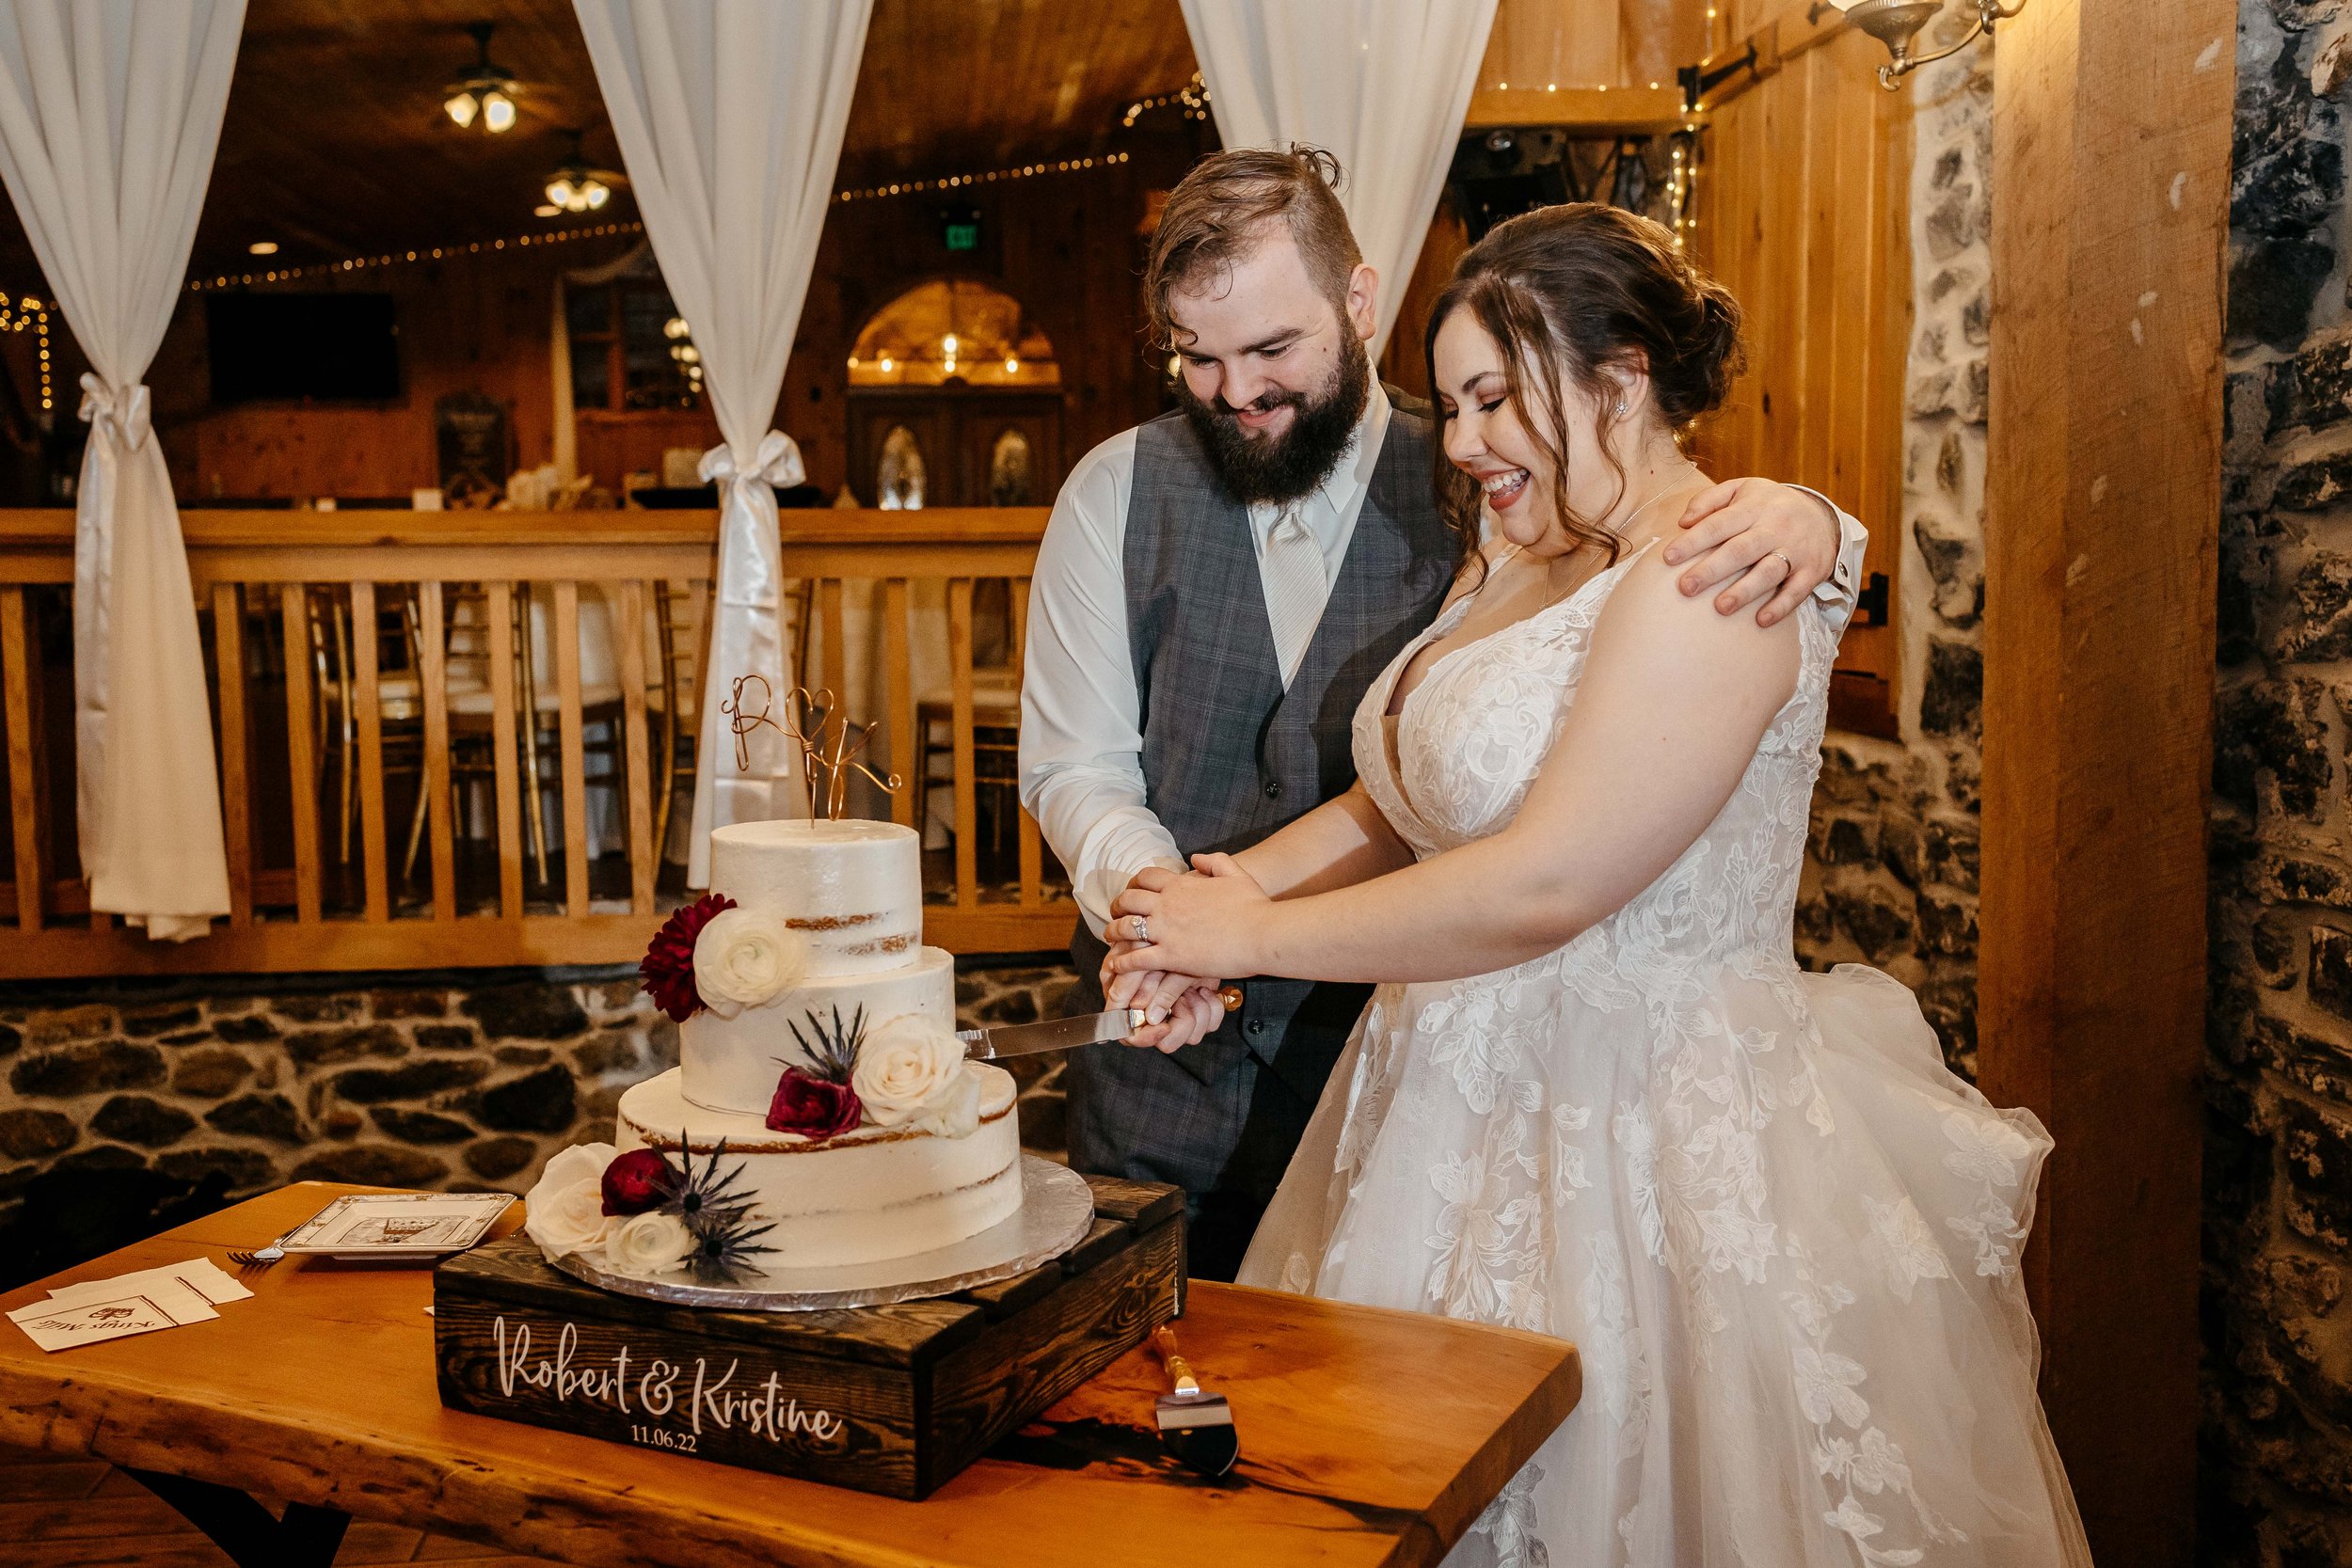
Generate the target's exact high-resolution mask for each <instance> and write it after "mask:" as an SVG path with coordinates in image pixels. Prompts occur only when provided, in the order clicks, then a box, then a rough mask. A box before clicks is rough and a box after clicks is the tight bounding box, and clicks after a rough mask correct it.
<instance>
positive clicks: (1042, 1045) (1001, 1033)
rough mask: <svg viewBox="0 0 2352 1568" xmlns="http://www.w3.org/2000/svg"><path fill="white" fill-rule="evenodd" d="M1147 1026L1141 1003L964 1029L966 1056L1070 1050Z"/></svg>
mask: <svg viewBox="0 0 2352 1568" xmlns="http://www.w3.org/2000/svg"><path fill="white" fill-rule="evenodd" d="M1142 1027H1143V1009H1142V1008H1141V1007H1113V1008H1112V1009H1111V1010H1110V1011H1109V1012H1106V1013H1088V1014H1085V1015H1084V1016H1082V1017H1079V1018H1057V1019H1054V1020H1052V1021H1050V1022H1045V1023H1011V1024H1007V1025H1005V1026H1003V1027H1002V1028H997V1029H960V1030H958V1031H957V1032H956V1038H958V1039H960V1040H961V1041H962V1042H963V1044H964V1056H965V1057H966V1059H968V1060H970V1061H975V1062H993V1061H994V1060H996V1059H997V1058H998V1057H999V1056H1026V1055H1029V1054H1031V1053H1035V1052H1039V1051H1067V1050H1068V1049H1070V1048H1071V1047H1072V1046H1073V1045H1093V1044H1095V1043H1096V1042H1098V1041H1101V1040H1123V1039H1125V1038H1126V1037H1128V1036H1129V1035H1132V1034H1134V1033H1135V1032H1136V1030H1138V1029H1140V1028H1142Z"/></svg>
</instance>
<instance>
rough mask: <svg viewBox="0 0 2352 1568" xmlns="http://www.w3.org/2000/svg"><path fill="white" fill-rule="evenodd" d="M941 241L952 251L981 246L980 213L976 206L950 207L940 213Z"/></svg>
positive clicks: (971, 249)
mask: <svg viewBox="0 0 2352 1568" xmlns="http://www.w3.org/2000/svg"><path fill="white" fill-rule="evenodd" d="M939 238H940V243H941V244H943V245H946V247H947V248H948V249H949V250H951V251H958V252H962V251H973V250H977V249H979V248H980V214H979V209H977V208H976V207H950V208H948V209H946V211H945V212H943V213H941V214H939Z"/></svg>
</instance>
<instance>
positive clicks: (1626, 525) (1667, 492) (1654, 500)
mask: <svg viewBox="0 0 2352 1568" xmlns="http://www.w3.org/2000/svg"><path fill="white" fill-rule="evenodd" d="M1682 466H1683V467H1685V468H1686V469H1688V470H1690V472H1691V473H1693V474H1695V473H1698V472H1699V466H1698V465H1697V464H1695V463H1693V462H1692V461H1691V460H1690V459H1689V458H1687V457H1686V458H1684V459H1683V460H1682ZM1682 483H1688V478H1687V476H1686V477H1685V479H1684V480H1683V481H1682ZM1675 490H1676V485H1675V484H1667V485H1665V486H1663V487H1662V488H1661V489H1660V490H1659V491H1658V493H1657V494H1656V495H1654V496H1652V497H1650V499H1647V500H1645V501H1644V502H1643V503H1642V504H1641V505H1639V506H1637V507H1635V508H1634V509H1633V510H1632V511H1630V512H1629V513H1627V514H1626V515H1625V520H1624V521H1623V522H1621V523H1619V524H1618V525H1617V526H1616V528H1615V529H1614V530H1613V532H1615V533H1616V534H1618V535H1619V536H1620V537H1622V536H1623V535H1624V534H1625V533H1626V532H1627V531H1629V529H1631V528H1632V527H1633V520H1634V519H1635V518H1636V517H1639V516H1640V515H1642V514H1643V513H1645V512H1647V511H1648V510H1649V509H1650V508H1651V507H1653V506H1656V505H1657V504H1658V503H1659V502H1660V501H1662V500H1664V499H1666V498H1667V497H1668V496H1671V495H1673V494H1674V493H1675ZM1605 569H1606V568H1604V570H1605ZM1544 572H1545V575H1546V576H1547V577H1549V575H1550V572H1551V566H1550V563H1549V562H1546V563H1545V566H1544ZM1599 575H1600V573H1599V572H1587V573H1585V574H1584V575H1583V576H1582V577H1581V578H1577V580H1576V581H1575V582H1573V583H1571V584H1569V585H1568V586H1567V587H1566V588H1564V589H1562V590H1561V591H1560V592H1559V593H1557V594H1553V595H1552V596H1551V597H1549V598H1548V599H1546V600H1545V601H1544V608H1545V609H1546V610H1549V609H1550V608H1551V607H1552V606H1553V605H1556V604H1558V603H1559V602H1560V601H1561V600H1563V599H1565V598H1567V597H1569V596H1570V595H1572V594H1577V593H1579V592H1581V590H1582V589H1583V587H1584V585H1585V584H1586V583H1588V582H1591V581H1592V580H1593V578H1597V577H1598V576H1599Z"/></svg>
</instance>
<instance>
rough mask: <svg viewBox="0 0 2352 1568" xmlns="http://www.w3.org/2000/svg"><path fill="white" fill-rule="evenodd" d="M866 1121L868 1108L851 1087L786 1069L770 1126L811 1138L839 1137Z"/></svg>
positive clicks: (770, 1110)
mask: <svg viewBox="0 0 2352 1568" xmlns="http://www.w3.org/2000/svg"><path fill="white" fill-rule="evenodd" d="M865 1119H866V1107H865V1106H863V1105H861V1104H859V1103H858V1098H857V1091H856V1090H854V1089H852V1088H850V1085H847V1084H835V1083H833V1082H831V1081H829V1080H827V1079H823V1078H817V1077H813V1076H811V1075H810V1074H808V1073H805V1072H803V1071H802V1070H801V1069H799V1068H796V1067H788V1068H786V1069H784V1077H783V1078H782V1079H780V1080H779V1081H778V1082H777V1084H776V1097H775V1099H774V1100H772V1101H769V1104H768V1126H769V1127H770V1129H771V1131H774V1132H798V1133H800V1134H801V1135H802V1136H803V1137H809V1138H837V1137H839V1136H840V1135H841V1134H842V1133H844V1132H850V1130H852V1129H853V1128H855V1127H856V1126H857V1124H858V1123H859V1122H861V1121H863V1120H865Z"/></svg>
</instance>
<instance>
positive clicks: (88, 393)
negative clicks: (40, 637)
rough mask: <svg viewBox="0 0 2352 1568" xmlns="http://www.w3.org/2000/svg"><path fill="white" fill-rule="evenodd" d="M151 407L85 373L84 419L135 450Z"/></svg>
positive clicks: (140, 390) (142, 397) (140, 393)
mask: <svg viewBox="0 0 2352 1568" xmlns="http://www.w3.org/2000/svg"><path fill="white" fill-rule="evenodd" d="M148 405H149V399H148V391H147V384H146V383H145V382H138V383H135V384H134V385H132V386H129V387H109V386H107V385H106V384H105V383H104V382H103V381H101V380H99V379H98V377H97V376H96V375H94V374H92V373H90V372H87V371H85V372H82V418H84V419H85V420H89V421H90V423H91V424H92V425H93V426H94V427H95V428H96V429H97V430H98V431H99V432H100V433H102V434H103V435H106V436H112V437H113V438H114V439H116V440H118V441H119V442H121V443H122V445H123V446H124V447H126V448H127V449H129V450H130V451H138V449H139V448H140V447H141V446H143V445H145V444H146V442H147V433H148V429H149V406H148ZM706 461H707V459H706Z"/></svg>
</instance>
